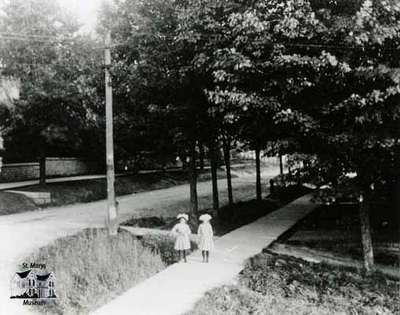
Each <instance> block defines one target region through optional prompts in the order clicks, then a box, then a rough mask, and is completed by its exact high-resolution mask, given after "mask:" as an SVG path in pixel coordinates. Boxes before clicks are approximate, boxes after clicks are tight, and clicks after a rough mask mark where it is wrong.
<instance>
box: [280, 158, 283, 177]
mask: <svg viewBox="0 0 400 315" xmlns="http://www.w3.org/2000/svg"><path fill="white" fill-rule="evenodd" d="M279 169H280V173H281V175H283V158H282V154H279Z"/></svg>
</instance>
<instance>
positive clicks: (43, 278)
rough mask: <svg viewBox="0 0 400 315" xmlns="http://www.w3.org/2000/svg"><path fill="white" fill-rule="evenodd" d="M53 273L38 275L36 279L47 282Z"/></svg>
mask: <svg viewBox="0 0 400 315" xmlns="http://www.w3.org/2000/svg"><path fill="white" fill-rule="evenodd" d="M50 275H51V273H48V274H46V275H36V278H37V279H38V280H40V281H46V280H47V279H48V278H49V277H50Z"/></svg>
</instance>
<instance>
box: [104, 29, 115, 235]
mask: <svg viewBox="0 0 400 315" xmlns="http://www.w3.org/2000/svg"><path fill="white" fill-rule="evenodd" d="M105 44H106V48H105V51H104V57H105V85H106V164H107V209H108V230H109V233H110V235H116V234H117V230H118V224H117V204H116V200H115V189H114V181H115V174H114V139H113V108H112V87H111V76H110V71H109V68H110V66H111V51H110V46H111V33H110V32H108V33H107V35H106V42H105Z"/></svg>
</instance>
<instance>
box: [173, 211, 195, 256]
mask: <svg viewBox="0 0 400 315" xmlns="http://www.w3.org/2000/svg"><path fill="white" fill-rule="evenodd" d="M177 218H178V220H179V223H177V224H175V226H174V227H173V228H172V234H173V235H174V236H175V246H174V249H175V250H176V251H178V255H179V260H181V259H182V257H183V260H184V262H187V261H186V251H187V250H189V249H190V234H191V231H190V227H189V225H188V224H187V221H188V220H189V216H188V215H187V214H178V216H177Z"/></svg>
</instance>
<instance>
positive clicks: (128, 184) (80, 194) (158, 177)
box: [0, 170, 225, 215]
mask: <svg viewBox="0 0 400 315" xmlns="http://www.w3.org/2000/svg"><path fill="white" fill-rule="evenodd" d="M218 176H219V178H223V177H224V176H225V172H224V171H223V170H219V171H218ZM210 179H211V175H210V172H209V171H206V170H205V171H202V172H201V173H200V174H199V181H208V180H210ZM187 182H188V181H187V174H185V172H183V171H173V172H165V173H163V172H160V173H150V174H137V175H132V176H120V177H116V179H115V190H116V194H117V196H122V195H128V194H133V193H138V192H143V191H149V190H156V189H163V188H168V187H172V186H176V185H183V184H186V183H187ZM15 190H20V191H30V192H50V193H51V199H52V202H51V203H49V204H47V205H43V206H41V207H42V208H43V207H59V206H65V205H70V204H74V203H85V202H91V201H97V200H102V199H105V198H106V197H107V182H106V179H91V180H80V181H71V182H60V183H50V184H46V185H32V186H27V187H21V188H17V189H15ZM36 209H40V208H39V206H36V205H35V204H34V203H33V202H32V201H30V200H29V199H28V198H26V197H24V196H23V195H19V194H12V193H6V192H2V191H0V215H6V214H12V213H18V212H24V211H32V210H36Z"/></svg>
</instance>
